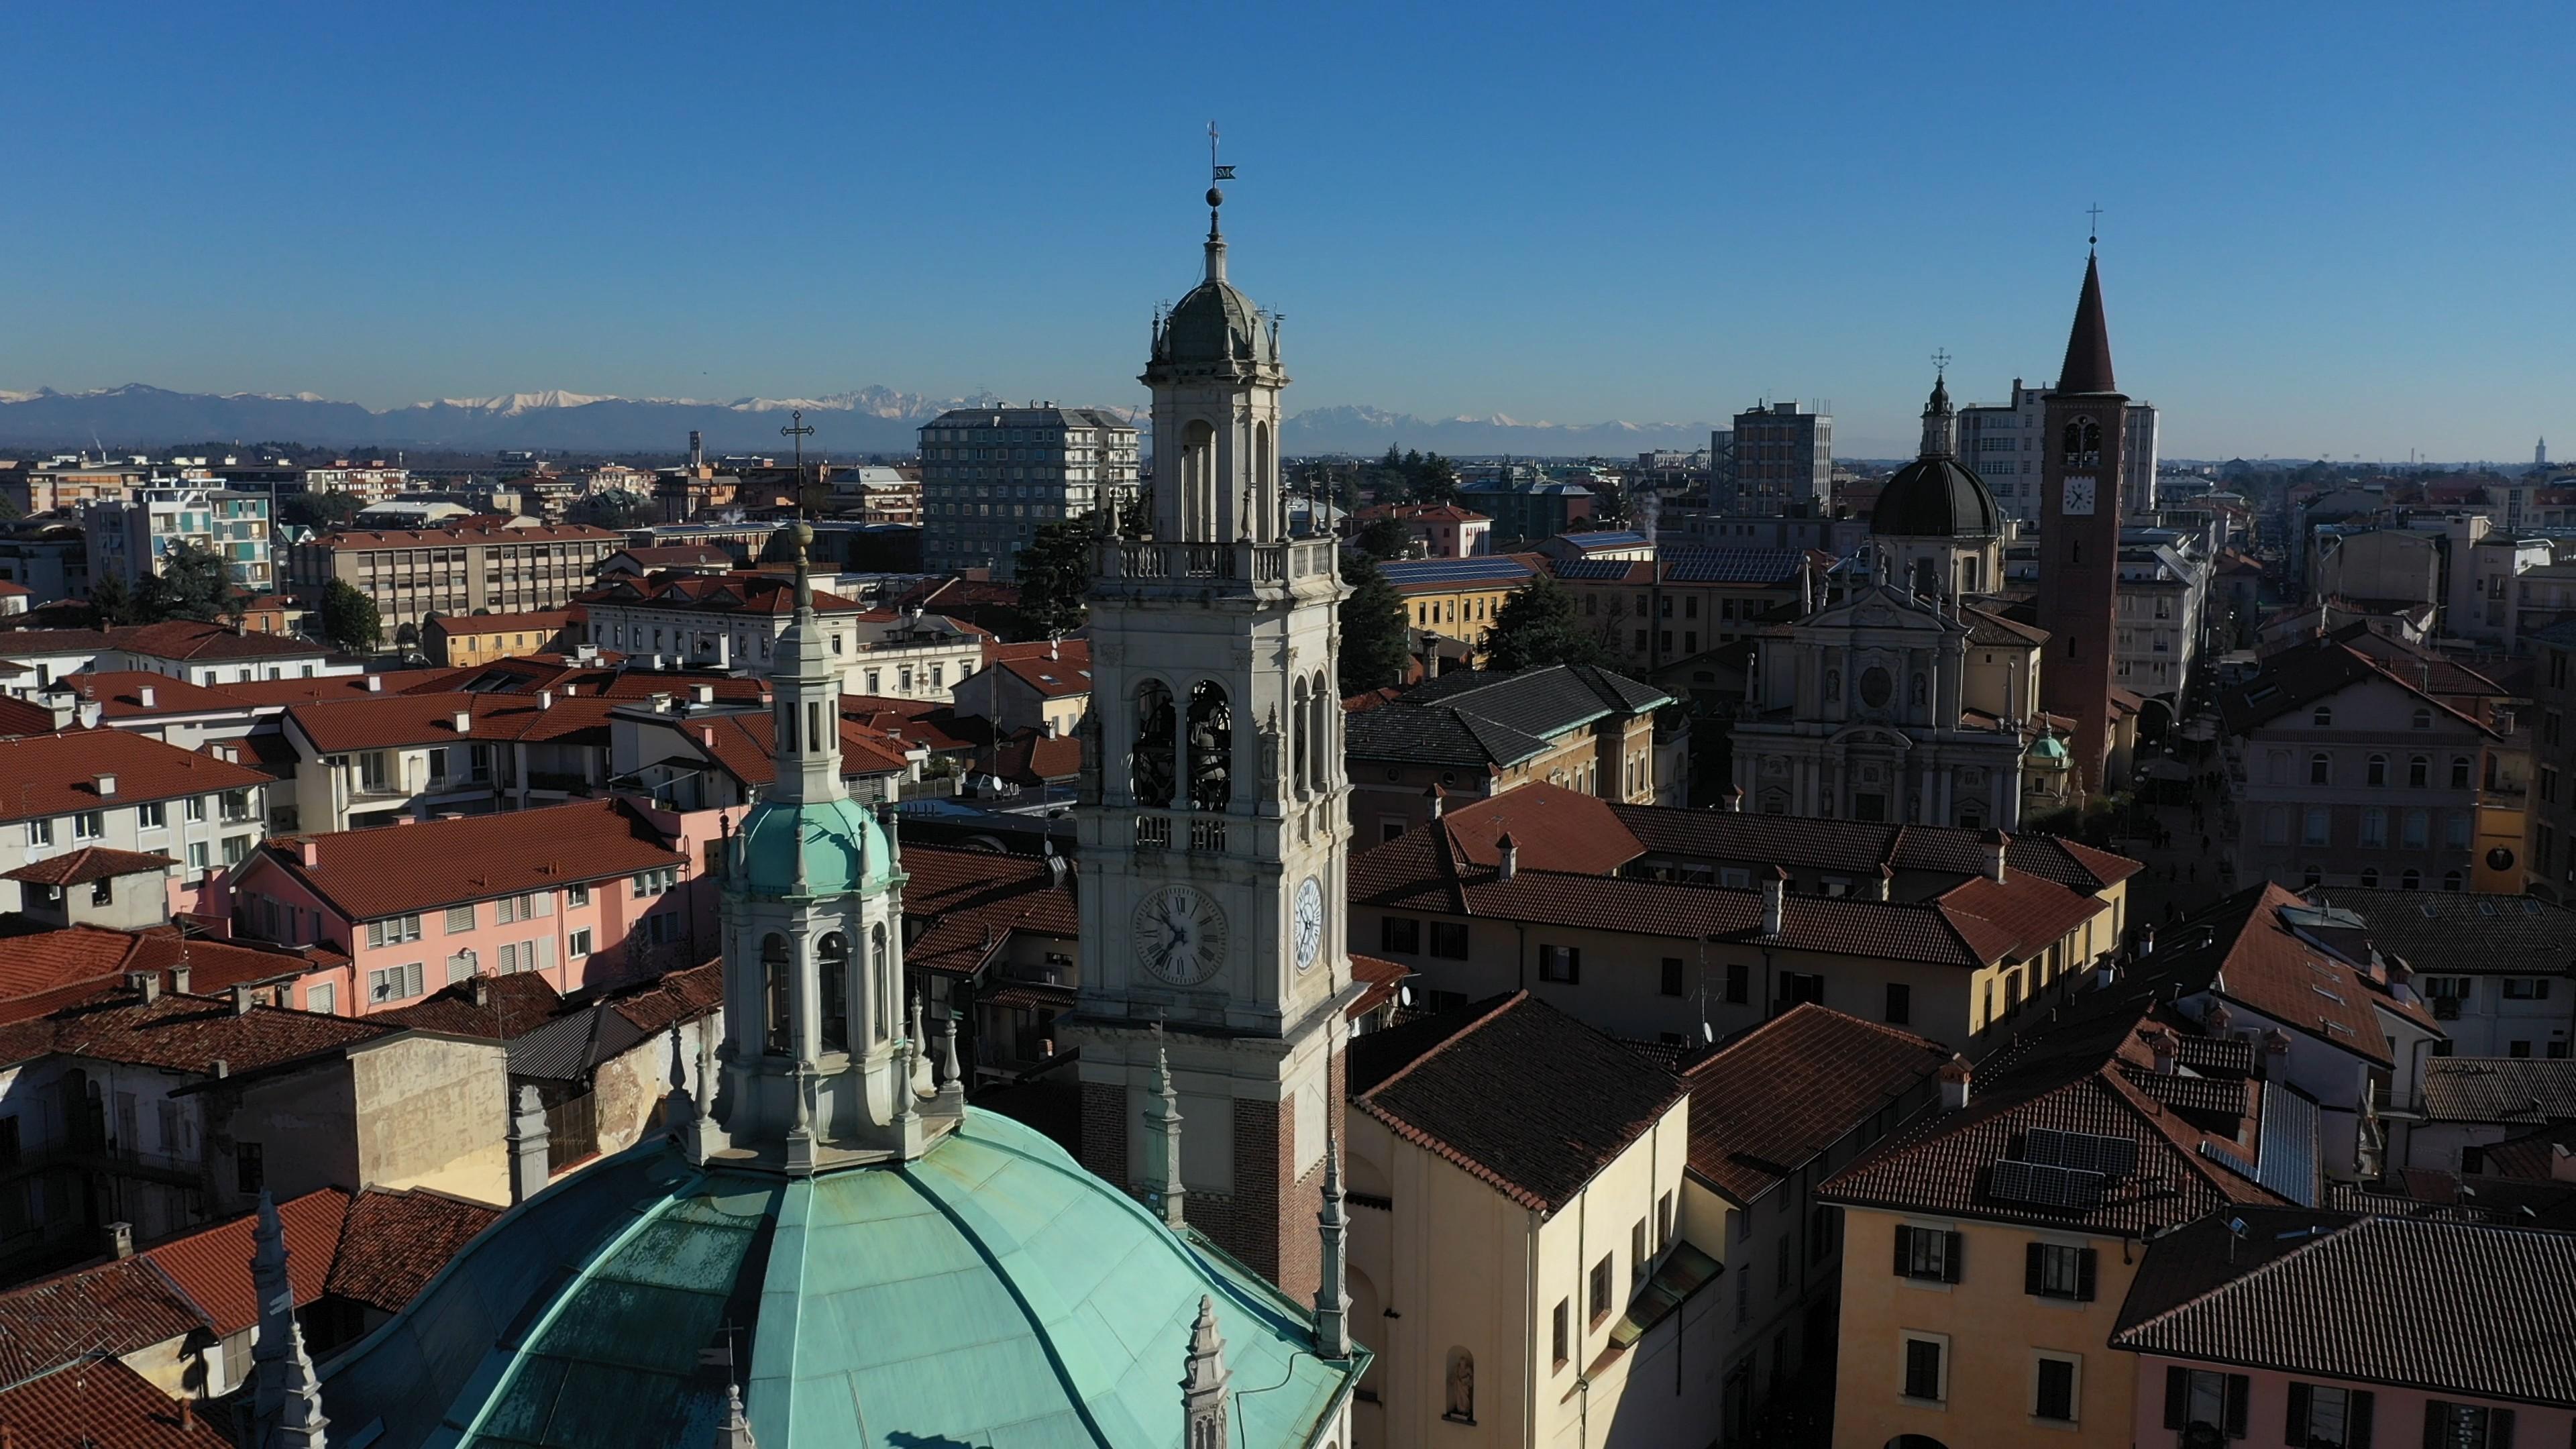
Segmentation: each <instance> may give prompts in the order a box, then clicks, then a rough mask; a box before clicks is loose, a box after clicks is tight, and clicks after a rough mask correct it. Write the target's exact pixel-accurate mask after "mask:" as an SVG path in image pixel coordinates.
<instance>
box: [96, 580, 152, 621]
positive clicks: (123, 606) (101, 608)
mask: <svg viewBox="0 0 2576 1449" xmlns="http://www.w3.org/2000/svg"><path fill="white" fill-rule="evenodd" d="M89 606H90V607H91V608H93V609H95V610H97V611H98V623H99V627H100V628H102V629H113V628H115V627H116V626H118V625H119V624H132V623H137V622H140V621H139V620H138V619H137V617H136V613H135V601H134V591H133V590H131V589H129V588H127V587H126V586H125V579H124V576H123V575H120V574H102V575H100V576H99V577H98V578H97V579H96V580H94V581H92V582H91V584H90V586H89Z"/></svg>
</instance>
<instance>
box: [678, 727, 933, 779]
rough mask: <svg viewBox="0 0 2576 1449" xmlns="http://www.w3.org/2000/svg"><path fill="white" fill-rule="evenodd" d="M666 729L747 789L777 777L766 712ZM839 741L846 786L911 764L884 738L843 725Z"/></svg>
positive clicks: (774, 732) (774, 734)
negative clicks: (677, 733)
mask: <svg viewBox="0 0 2576 1449" xmlns="http://www.w3.org/2000/svg"><path fill="white" fill-rule="evenodd" d="M671 727H672V728H673V729H676V730H678V731H679V732H680V733H681V734H682V736H684V737H685V738H686V739H687V741H688V743H689V744H690V746H691V747H692V748H694V749H695V750H696V751H697V752H698V753H699V754H700V755H702V756H704V757H705V758H706V759H707V761H708V762H709V763H711V764H713V765H714V766H716V768H718V769H720V770H723V771H724V772H725V773H726V774H728V775H731V776H733V777H734V778H735V779H737V780H740V781H741V782H743V783H744V784H746V785H754V786H758V785H766V784H768V783H770V782H771V781H772V780H774V779H776V778H777V777H778V761H777V760H776V759H775V758H773V757H772V756H771V753H770V752H771V751H772V750H774V749H776V748H777V746H778V717H777V716H776V715H775V714H773V713H771V712H770V711H768V710H765V709H756V710H743V711H737V712H733V713H728V714H692V715H689V716H687V717H686V718H684V719H681V718H675V719H674V720H673V721H672V724H671ZM840 735H841V777H842V778H843V779H845V780H846V779H852V778H856V777H858V776H862V775H895V774H901V773H903V772H904V771H906V770H908V769H910V768H911V767H912V764H911V761H909V760H906V759H904V758H903V757H902V756H901V755H898V754H896V753H894V751H893V750H892V749H890V748H888V747H887V746H886V745H885V744H883V743H881V742H880V741H881V740H882V738H883V737H882V736H880V735H878V734H876V733H875V732H874V731H871V730H868V729H865V728H863V727H861V726H858V725H854V724H851V723H850V722H848V721H847V720H843V721H842V723H841V727H840Z"/></svg>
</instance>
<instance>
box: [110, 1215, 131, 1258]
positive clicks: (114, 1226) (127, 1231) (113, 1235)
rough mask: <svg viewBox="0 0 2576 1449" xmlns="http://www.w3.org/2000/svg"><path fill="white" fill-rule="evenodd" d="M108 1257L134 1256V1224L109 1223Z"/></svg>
mask: <svg viewBox="0 0 2576 1449" xmlns="http://www.w3.org/2000/svg"><path fill="white" fill-rule="evenodd" d="M107 1255H108V1256H109V1257H111V1258H131V1257H133V1256H134V1224H132V1223H109V1224H108V1225H107Z"/></svg>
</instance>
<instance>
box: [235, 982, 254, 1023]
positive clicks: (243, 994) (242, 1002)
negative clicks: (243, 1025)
mask: <svg viewBox="0 0 2576 1449" xmlns="http://www.w3.org/2000/svg"><path fill="white" fill-rule="evenodd" d="M250 1007H251V990H250V987H249V986H248V985H241V986H236V987H234V988H233V1015H235V1016H248V1015H250Z"/></svg>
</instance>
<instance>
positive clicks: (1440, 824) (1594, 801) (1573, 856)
mask: <svg viewBox="0 0 2576 1449" xmlns="http://www.w3.org/2000/svg"><path fill="white" fill-rule="evenodd" d="M1430 828H1431V829H1432V830H1434V831H1437V832H1438V833H1440V834H1443V835H1446V836H1447V837H1449V852H1450V858H1451V859H1452V860H1454V861H1457V862H1458V863H1460V864H1461V865H1466V866H1472V867H1477V868H1481V869H1488V870H1490V869H1492V868H1493V867H1494V866H1496V865H1499V864H1501V863H1502V851H1501V849H1500V847H1499V846H1498V844H1497V842H1499V841H1500V840H1501V839H1502V838H1503V837H1504V836H1505V835H1509V836H1511V837H1512V843H1513V844H1514V845H1515V846H1517V847H1518V848H1519V852H1520V854H1519V860H1520V866H1521V868H1522V869H1524V870H1555V871H1568V872H1572V873H1574V874H1577V875H1608V874H1610V873H1612V872H1613V871H1616V870H1617V869H1618V868H1619V867H1621V866H1623V865H1626V864H1627V863H1628V862H1630V861H1632V860H1635V859H1636V858H1637V857H1638V856H1640V855H1643V854H1645V846H1644V845H1642V844H1641V843H1639V841H1638V839H1637V837H1636V835H1635V833H1634V832H1632V831H1630V830H1629V829H1628V827H1627V825H1626V824H1625V823H1624V822H1623V821H1622V820H1621V819H1620V817H1619V813H1618V812H1617V811H1615V810H1613V809H1612V808H1611V806H1610V802H1609V801H1607V800H1604V799H1602V798H1601V797H1600V796H1598V795H1587V794H1585V793H1583V792H1582V791H1580V790H1569V789H1567V788H1566V787H1564V786H1562V785H1550V784H1546V783H1544V782H1541V783H1537V784H1531V785H1524V786H1522V787H1521V788H1519V789H1517V790H1509V791H1505V792H1504V793H1502V794H1500V795H1495V796H1492V797H1489V798H1487V799H1483V800H1477V801H1473V802H1471V803H1469V804H1466V805H1461V806H1459V807H1458V808H1457V809H1455V810H1444V811H1443V812H1442V813H1441V816H1440V818H1439V819H1438V820H1436V821H1433V822H1431V823H1430Z"/></svg>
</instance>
